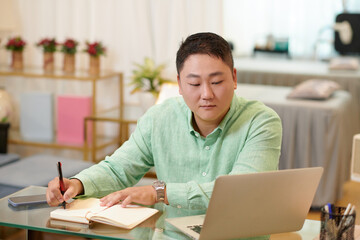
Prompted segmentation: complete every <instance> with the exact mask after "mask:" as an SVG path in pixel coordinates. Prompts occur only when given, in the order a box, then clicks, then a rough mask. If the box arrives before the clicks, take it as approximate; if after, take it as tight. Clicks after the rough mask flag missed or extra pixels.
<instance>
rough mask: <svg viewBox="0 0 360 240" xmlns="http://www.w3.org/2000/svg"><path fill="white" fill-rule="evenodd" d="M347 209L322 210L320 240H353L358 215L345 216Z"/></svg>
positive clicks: (333, 207)
mask: <svg viewBox="0 0 360 240" xmlns="http://www.w3.org/2000/svg"><path fill="white" fill-rule="evenodd" d="M345 209H346V208H345V207H337V206H332V208H331V213H328V212H327V211H326V210H325V208H324V207H323V208H321V229H320V240H340V239H341V240H353V239H354V229H355V218H356V213H355V212H354V213H353V214H348V215H344V212H345Z"/></svg>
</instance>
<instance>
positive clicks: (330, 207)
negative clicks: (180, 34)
mask: <svg viewBox="0 0 360 240" xmlns="http://www.w3.org/2000/svg"><path fill="white" fill-rule="evenodd" d="M327 206H328V211H329V218H330V219H331V218H333V216H332V205H331V203H328V204H327Z"/></svg>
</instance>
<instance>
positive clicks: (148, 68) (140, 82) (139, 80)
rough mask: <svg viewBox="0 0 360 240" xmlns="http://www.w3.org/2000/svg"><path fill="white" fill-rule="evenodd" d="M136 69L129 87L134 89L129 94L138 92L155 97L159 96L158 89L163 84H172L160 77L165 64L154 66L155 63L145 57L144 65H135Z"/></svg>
mask: <svg viewBox="0 0 360 240" xmlns="http://www.w3.org/2000/svg"><path fill="white" fill-rule="evenodd" d="M135 65H136V66H137V69H135V70H133V75H132V77H131V82H130V85H133V86H134V88H133V90H132V91H131V93H135V92H138V91H144V92H150V93H152V94H153V95H154V96H155V97H157V96H158V95H159V91H160V87H161V85H162V84H164V83H169V82H172V81H171V80H169V79H165V78H163V77H161V73H162V71H163V70H164V68H165V64H162V65H159V66H156V65H155V62H154V61H153V60H152V59H150V58H148V57H146V58H145V59H144V64H142V65H141V64H137V63H135Z"/></svg>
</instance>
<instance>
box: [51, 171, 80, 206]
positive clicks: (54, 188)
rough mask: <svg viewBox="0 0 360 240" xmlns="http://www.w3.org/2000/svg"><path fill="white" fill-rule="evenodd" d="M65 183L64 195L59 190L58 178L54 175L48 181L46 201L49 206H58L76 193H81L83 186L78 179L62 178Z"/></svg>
mask: <svg viewBox="0 0 360 240" xmlns="http://www.w3.org/2000/svg"><path fill="white" fill-rule="evenodd" d="M63 180H64V185H65V193H64V196H63V195H61V192H60V184H59V178H58V177H56V178H54V179H53V180H51V181H50V182H49V183H48V188H47V190H46V201H47V203H48V204H49V206H53V207H54V206H58V205H59V204H60V203H62V202H64V201H65V202H66V201H68V200H70V199H72V198H74V197H75V196H76V195H79V194H83V192H84V187H83V185H82V183H81V181H80V180H78V179H67V178H63Z"/></svg>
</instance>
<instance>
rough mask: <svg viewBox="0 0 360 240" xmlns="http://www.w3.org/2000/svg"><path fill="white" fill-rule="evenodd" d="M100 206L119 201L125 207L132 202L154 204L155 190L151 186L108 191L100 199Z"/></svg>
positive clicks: (110, 204)
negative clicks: (107, 193)
mask: <svg viewBox="0 0 360 240" xmlns="http://www.w3.org/2000/svg"><path fill="white" fill-rule="evenodd" d="M100 201H101V205H102V206H108V207H110V206H112V205H115V204H117V203H119V202H120V201H122V202H121V206H123V207H126V206H127V205H129V204H131V203H132V202H135V203H139V204H143V205H154V204H155V203H156V191H155V189H154V188H153V186H151V185H149V186H141V187H129V188H125V189H123V190H120V191H117V192H113V193H110V194H109V195H107V196H105V197H103V198H101V199H100Z"/></svg>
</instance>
